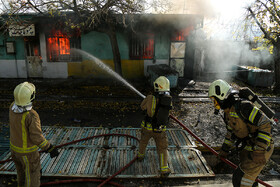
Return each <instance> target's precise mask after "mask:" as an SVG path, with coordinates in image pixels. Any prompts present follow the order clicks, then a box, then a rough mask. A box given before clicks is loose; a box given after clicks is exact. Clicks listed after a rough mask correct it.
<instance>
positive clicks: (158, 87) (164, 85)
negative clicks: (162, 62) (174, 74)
mask: <svg viewBox="0 0 280 187" xmlns="http://www.w3.org/2000/svg"><path fill="white" fill-rule="evenodd" d="M169 85H170V83H169V80H168V79H167V78H166V77H165V76H160V77H158V78H157V79H156V80H155V82H154V90H155V92H169V91H170V88H169V87H170V86H169Z"/></svg>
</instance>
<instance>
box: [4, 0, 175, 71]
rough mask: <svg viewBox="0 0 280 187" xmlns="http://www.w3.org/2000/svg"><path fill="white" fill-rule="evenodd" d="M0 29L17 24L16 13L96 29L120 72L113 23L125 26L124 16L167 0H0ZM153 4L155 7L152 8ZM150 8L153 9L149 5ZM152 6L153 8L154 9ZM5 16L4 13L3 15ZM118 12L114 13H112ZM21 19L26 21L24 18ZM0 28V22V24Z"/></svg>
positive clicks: (161, 6) (164, 5) (161, 5)
mask: <svg viewBox="0 0 280 187" xmlns="http://www.w3.org/2000/svg"><path fill="white" fill-rule="evenodd" d="M1 1H2V4H3V5H2V16H1V19H0V22H1V20H2V29H3V28H6V29H7V28H8V27H7V26H8V25H10V24H12V23H15V22H16V23H17V24H21V23H22V21H23V20H21V19H20V18H19V17H18V16H17V15H19V14H22V13H35V14H38V15H42V16H50V17H54V18H56V19H60V20H62V21H63V23H64V25H65V27H66V28H67V29H80V30H81V31H82V32H88V31H90V30H96V31H99V32H104V33H106V34H107V35H108V36H109V38H110V42H111V46H112V51H113V56H114V65H115V71H116V72H117V73H119V74H122V71H121V57H120V52H119V47H118V43H117V37H116V28H117V26H120V25H121V26H123V27H127V26H128V25H129V21H131V20H133V18H131V17H130V19H129V20H128V19H127V17H129V16H131V15H133V14H138V13H142V12H143V11H144V10H145V8H149V10H151V9H153V10H157V11H165V10H168V9H169V8H170V7H169V6H170V4H169V3H167V2H168V0H147V1H146V0H8V1H6V0H1ZM155 5H156V7H154V6H155ZM153 7H154V8H153ZM155 8H156V9H155ZM3 15H5V16H3ZM116 15H118V16H116ZM24 21H25V22H26V21H28V20H26V19H25V20H24ZM0 27H1V25H0Z"/></svg>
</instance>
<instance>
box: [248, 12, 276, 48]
mask: <svg viewBox="0 0 280 187" xmlns="http://www.w3.org/2000/svg"><path fill="white" fill-rule="evenodd" d="M247 9H248V11H249V12H250V14H251V15H252V17H253V18H254V20H255V21H256V23H257V25H258V26H259V28H260V29H261V31H262V32H263V34H264V37H265V38H266V39H268V40H270V41H271V42H272V43H273V44H276V41H275V40H274V39H273V38H271V37H270V34H269V33H268V32H267V31H266V30H265V29H264V28H263V27H262V25H261V23H260V22H259V20H258V19H257V18H256V15H255V13H254V12H253V11H252V9H251V8H250V7H249V8H247Z"/></svg>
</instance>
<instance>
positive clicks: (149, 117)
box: [138, 76, 172, 177]
mask: <svg viewBox="0 0 280 187" xmlns="http://www.w3.org/2000/svg"><path fill="white" fill-rule="evenodd" d="M169 87H170V86H169V80H168V79H167V78H166V77H164V76H160V77H158V78H157V79H156V80H155V81H154V93H153V94H151V95H148V96H147V97H146V98H145V99H144V100H143V101H142V103H141V105H140V106H141V109H142V110H143V111H145V113H146V116H145V119H144V120H143V121H142V123H141V139H140V143H139V152H138V160H139V161H142V160H143V159H144V157H145V150H146V147H147V144H148V142H149V140H150V138H153V139H154V140H155V142H156V147H157V153H158V157H159V163H160V164H159V165H160V174H161V176H162V177H167V176H168V175H169V174H170V173H171V171H170V169H169V167H168V164H167V147H168V142H167V135H166V125H167V123H168V120H169V111H170V109H171V100H172V97H171V96H170V88H169Z"/></svg>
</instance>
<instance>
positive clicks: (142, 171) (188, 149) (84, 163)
mask: <svg viewBox="0 0 280 187" xmlns="http://www.w3.org/2000/svg"><path fill="white" fill-rule="evenodd" d="M42 130H43V132H44V135H45V137H46V138H47V139H48V140H50V142H51V143H52V144H54V145H60V144H64V143H67V142H70V141H73V140H77V139H82V138H86V137H89V136H96V135H100V134H108V133H111V134H112V133H115V134H128V135H131V136H135V137H137V138H140V129H138V128H115V129H110V130H109V129H106V128H94V127H84V128H81V127H65V128H55V127H43V128H42ZM167 135H168V141H169V147H168V154H169V158H168V164H169V167H170V169H171V171H172V174H171V175H170V176H169V177H211V176H214V173H213V171H212V170H211V169H210V168H209V166H208V165H207V163H206V161H205V159H204V158H203V156H202V155H201V152H200V151H198V150H197V149H195V147H196V146H195V143H194V141H193V140H192V138H191V137H190V136H189V134H188V133H187V132H186V131H183V130H179V129H168V131H167ZM137 147H138V142H137V140H135V139H132V138H129V137H126V136H106V137H100V138H94V139H90V140H86V141H82V142H79V143H77V144H73V145H68V146H65V147H62V148H60V149H59V150H60V154H59V156H58V157H57V158H53V159H51V158H50V156H49V154H46V153H42V154H41V166H42V171H43V176H68V177H69V176H75V177H77V176H82V177H98V178H103V177H109V176H111V175H113V174H114V173H116V172H117V171H119V170H120V169H121V168H123V167H124V166H125V165H126V164H127V163H129V162H130V161H131V160H132V159H133V158H134V157H135V156H136V154H137ZM4 155H5V158H4V159H7V158H9V156H10V153H9V152H6V153H5V154H4ZM157 159H158V156H157V152H156V145H155V142H154V141H153V140H150V142H149V144H148V146H147V149H146V157H145V159H144V160H143V161H142V162H138V161H136V162H134V163H133V164H132V165H131V166H130V167H129V168H127V169H126V170H125V171H123V172H122V173H121V174H119V175H118V176H117V178H150V177H158V176H159V173H158V169H159V165H158V161H156V162H155V160H157ZM0 174H15V166H14V164H13V162H9V163H5V164H3V165H2V166H0Z"/></svg>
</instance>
